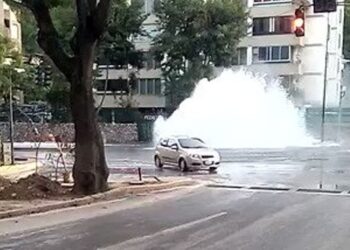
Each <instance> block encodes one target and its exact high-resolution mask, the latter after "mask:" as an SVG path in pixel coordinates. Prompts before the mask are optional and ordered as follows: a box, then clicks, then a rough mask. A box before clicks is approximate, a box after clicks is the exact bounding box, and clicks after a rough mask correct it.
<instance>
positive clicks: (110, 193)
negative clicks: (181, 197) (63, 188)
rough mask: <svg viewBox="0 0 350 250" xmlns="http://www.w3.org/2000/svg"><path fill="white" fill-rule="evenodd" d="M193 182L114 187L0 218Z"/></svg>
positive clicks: (7, 213) (82, 204) (13, 211)
mask: <svg viewBox="0 0 350 250" xmlns="http://www.w3.org/2000/svg"><path fill="white" fill-rule="evenodd" d="M195 183H196V182H195V181H193V180H189V179H186V180H180V181H172V182H167V183H161V184H149V185H143V186H129V187H121V188H115V189H112V190H109V191H107V192H105V193H98V194H94V195H90V196H86V197H82V198H77V199H73V200H69V201H62V202H57V203H55V204H49V205H42V206H38V207H33V208H23V209H17V210H10V211H6V212H0V219H5V218H10V217H17V216H21V215H27V214H37V213H43V212H47V211H51V210H57V209H62V208H68V207H79V206H84V205H89V204H91V203H94V202H98V201H107V200H113V199H118V198H123V197H125V196H127V195H135V194H142V193H149V192H154V191H158V190H165V189H171V188H176V187H184V186H191V185H194V184H195Z"/></svg>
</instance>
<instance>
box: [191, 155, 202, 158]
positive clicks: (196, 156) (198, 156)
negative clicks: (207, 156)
mask: <svg viewBox="0 0 350 250" xmlns="http://www.w3.org/2000/svg"><path fill="white" fill-rule="evenodd" d="M191 158H194V159H200V158H201V156H200V155H198V154H192V155H191Z"/></svg>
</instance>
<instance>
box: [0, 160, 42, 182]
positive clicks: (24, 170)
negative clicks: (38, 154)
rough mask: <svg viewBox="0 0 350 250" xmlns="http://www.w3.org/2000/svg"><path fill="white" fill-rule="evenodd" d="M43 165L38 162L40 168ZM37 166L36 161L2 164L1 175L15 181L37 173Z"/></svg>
mask: <svg viewBox="0 0 350 250" xmlns="http://www.w3.org/2000/svg"><path fill="white" fill-rule="evenodd" d="M41 166H42V164H41V163H40V162H38V168H40V167H41ZM36 167H37V166H36V162H35V161H34V162H33V161H31V162H24V163H16V164H15V165H5V166H0V176H1V177H4V178H6V179H9V180H11V181H15V180H18V179H20V178H23V177H27V176H28V175H30V174H33V173H35V170H36Z"/></svg>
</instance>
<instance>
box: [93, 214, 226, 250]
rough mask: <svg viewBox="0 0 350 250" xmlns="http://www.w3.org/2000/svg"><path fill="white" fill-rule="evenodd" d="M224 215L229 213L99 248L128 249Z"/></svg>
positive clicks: (101, 249)
mask: <svg viewBox="0 0 350 250" xmlns="http://www.w3.org/2000/svg"><path fill="white" fill-rule="evenodd" d="M224 215H227V212H221V213H217V214H213V215H210V216H207V217H204V218H202V219H198V220H195V221H191V222H187V223H185V224H181V225H178V226H174V227H171V228H167V229H164V230H162V231H159V232H156V233H154V234H149V235H145V236H142V237H138V238H133V239H130V240H127V241H124V242H121V243H119V244H116V245H112V246H108V247H106V248H98V250H115V249H126V248H125V247H127V246H129V245H133V244H139V243H141V242H143V241H145V240H148V239H151V238H153V237H157V236H164V235H166V234H169V233H176V232H179V231H181V230H185V229H188V228H191V227H193V226H196V225H198V224H201V223H203V222H207V221H210V220H213V219H216V218H219V217H221V216H224Z"/></svg>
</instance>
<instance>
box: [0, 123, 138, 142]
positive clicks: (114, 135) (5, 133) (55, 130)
mask: <svg viewBox="0 0 350 250" xmlns="http://www.w3.org/2000/svg"><path fill="white" fill-rule="evenodd" d="M35 126H36V127H37V129H38V131H39V133H40V136H36V135H35V133H34V129H33V127H32V126H30V124H29V123H16V124H15V129H14V138H15V142H35V141H39V140H40V141H47V140H48V135H49V134H53V135H60V136H61V137H62V138H63V140H64V141H65V142H72V141H73V140H74V125H73V124H72V123H61V124H50V123H44V124H35ZM100 126H101V129H102V133H103V136H104V138H105V140H106V143H129V142H136V141H138V133H137V125H136V124H111V123H104V124H100ZM0 138H1V139H2V140H4V141H6V140H8V139H9V126H8V123H0Z"/></svg>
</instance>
